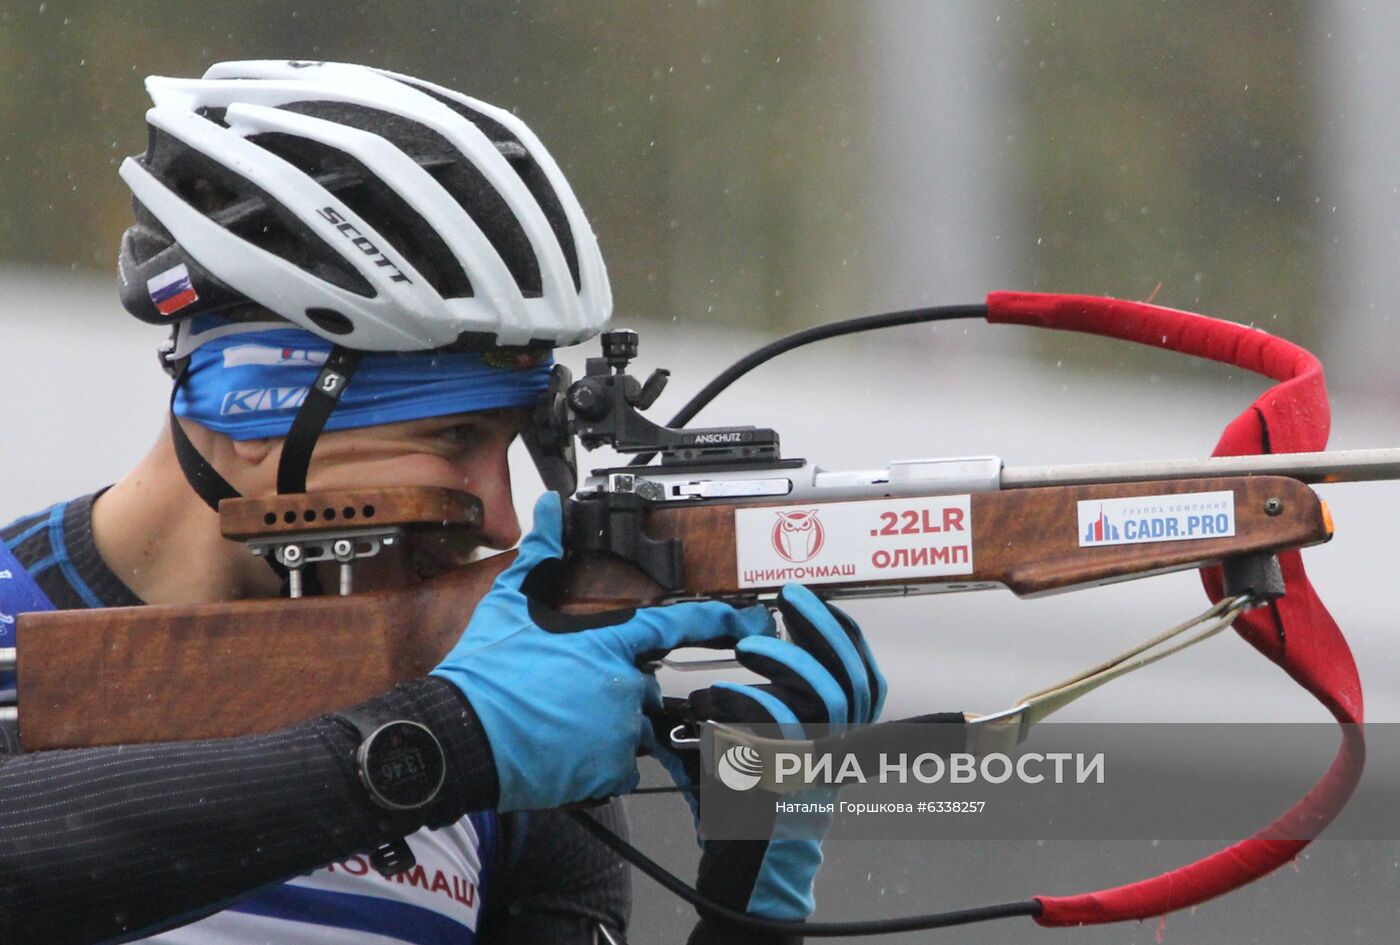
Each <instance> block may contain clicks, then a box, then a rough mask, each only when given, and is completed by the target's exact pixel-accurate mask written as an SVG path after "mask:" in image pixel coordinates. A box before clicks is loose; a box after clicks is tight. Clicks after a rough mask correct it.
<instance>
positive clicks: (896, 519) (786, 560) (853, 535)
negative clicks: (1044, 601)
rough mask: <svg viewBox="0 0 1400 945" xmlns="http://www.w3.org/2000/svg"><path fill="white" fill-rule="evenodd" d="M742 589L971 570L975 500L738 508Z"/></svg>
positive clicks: (952, 497) (935, 498)
mask: <svg viewBox="0 0 1400 945" xmlns="http://www.w3.org/2000/svg"><path fill="white" fill-rule="evenodd" d="M734 536H735V540H736V543H737V546H738V561H739V586H740V587H770V586H774V585H778V584H783V583H786V582H788V581H801V582H802V583H804V584H834V583H837V582H845V581H866V580H870V579H872V578H873V579H877V580H897V579H900V578H918V577H938V576H940V575H945V574H971V573H972V499H971V497H970V496H966V495H946V496H933V497H929V498H919V499H875V500H871V501H864V502H828V503H814V504H812V505H788V506H783V507H781V508H762V509H748V508H739V509H735V510H734Z"/></svg>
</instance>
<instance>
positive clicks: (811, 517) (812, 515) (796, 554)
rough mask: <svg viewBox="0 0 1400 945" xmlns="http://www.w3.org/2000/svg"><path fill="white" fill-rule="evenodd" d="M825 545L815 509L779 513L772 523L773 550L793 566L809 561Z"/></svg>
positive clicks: (824, 531) (823, 531) (823, 532)
mask: <svg viewBox="0 0 1400 945" xmlns="http://www.w3.org/2000/svg"><path fill="white" fill-rule="evenodd" d="M825 543H826V530H825V529H823V528H822V523H821V519H819V518H817V510H816V509H804V510H802V511H798V512H779V513H778V520H777V521H776V522H774V523H773V550H774V551H776V552H777V553H778V554H779V555H781V556H782V557H783V558H784V559H785V560H788V561H791V562H793V563H794V564H801V563H802V562H804V561H811V560H812V559H813V558H815V557H816V556H817V553H818V552H819V551H821V550H822V545H823V544H825Z"/></svg>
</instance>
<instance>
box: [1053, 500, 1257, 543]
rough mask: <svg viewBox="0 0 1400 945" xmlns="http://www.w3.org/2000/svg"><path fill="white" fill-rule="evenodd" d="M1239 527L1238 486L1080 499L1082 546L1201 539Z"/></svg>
mask: <svg viewBox="0 0 1400 945" xmlns="http://www.w3.org/2000/svg"><path fill="white" fill-rule="evenodd" d="M1234 533H1235V494H1234V493H1233V492H1188V493H1186V494H1185V495H1140V496H1134V497H1132V498H1128V499H1090V500H1087V501H1083V502H1080V503H1079V547H1081V548H1091V547H1094V546H1097V545H1140V544H1143V543H1144V542H1149V541H1196V540H1199V539H1202V538H1224V537H1225V536H1227V535H1233V534H1234Z"/></svg>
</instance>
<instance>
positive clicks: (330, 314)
mask: <svg viewBox="0 0 1400 945" xmlns="http://www.w3.org/2000/svg"><path fill="white" fill-rule="evenodd" d="M306 317H307V318H309V319H311V320H312V321H313V322H315V323H316V326H317V327H318V328H321V329H323V330H325V331H328V332H330V333H331V334H333V335H348V334H350V332H352V331H354V330H355V326H354V324H352V323H351V321H350V319H348V318H346V317H345V316H344V315H342V314H340V313H339V312H337V311H336V310H335V309H333V308H309V309H307V310H306Z"/></svg>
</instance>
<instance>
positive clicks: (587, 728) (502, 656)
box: [433, 492, 774, 811]
mask: <svg viewBox="0 0 1400 945" xmlns="http://www.w3.org/2000/svg"><path fill="white" fill-rule="evenodd" d="M562 531H563V516H562V514H561V511H560V504H559V496H558V494H557V493H553V492H546V493H545V494H544V495H543V496H542V497H541V498H540V500H539V502H538V503H536V505H535V527H534V530H533V531H531V532H530V534H528V535H526V536H525V539H524V540H523V541H522V542H521V543H520V550H519V552H518V554H517V557H516V559H515V562H514V563H513V564H511V566H510V567H509V568H508V569H506V570H505V571H504V572H502V573H501V575H500V576H499V577H498V578H497V579H496V583H495V584H494V585H493V586H492V588H491V591H490V593H488V594H487V595H486V597H485V598H483V599H482V601H481V603H480V604H479V605H477V608H476V611H475V612H474V613H473V614H472V618H471V622H470V623H469V624H468V625H467V629H466V632H465V633H463V634H462V638H461V639H460V640H458V641H457V645H456V646H455V647H453V648H452V652H451V653H449V654H447V657H446V659H444V660H443V661H442V663H441V664H440V665H439V666H438V667H437V668H436V669H434V670H433V675H435V676H440V677H442V678H443V679H446V680H448V681H449V682H451V683H453V684H454V685H455V686H456V687H457V688H458V689H459V690H461V692H462V694H463V695H465V696H466V698H467V701H468V702H470V703H471V706H472V708H473V709H474V710H475V711H476V715H477V717H478V718H479V719H480V720H481V725H482V728H483V729H484V730H485V732H486V739H487V741H488V742H489V743H490V746H491V754H492V758H493V760H494V762H495V767H496V777H497V780H498V782H499V784H500V800H499V802H498V804H497V809H498V810H503V811H508V810H538V809H545V808H554V807H560V806H562V805H564V804H568V803H572V802H575V801H583V800H589V799H593V798H602V797H607V796H610V795H614V794H625V793H627V792H628V791H631V790H632V789H633V788H635V787H636V786H637V780H638V774H637V761H636V756H637V749H638V746H639V744H641V743H642V742H643V741H644V740H645V741H648V742H649V741H650V725H649V723H648V722H647V721H646V719H645V717H644V716H643V712H642V710H643V706H644V705H646V706H654V705H657V704H659V703H660V690H659V688H658V687H657V683H656V679H655V677H654V676H652V675H651V674H650V673H646V672H643V671H642V670H641V669H639V668H638V665H639V663H644V662H646V661H648V660H651V659H654V658H656V657H657V656H658V655H663V654H665V653H667V652H669V651H671V650H672V649H675V648H676V647H681V646H732V645H734V644H735V642H736V641H739V640H743V639H745V638H748V637H752V636H756V635H762V634H772V633H773V631H774V627H773V620H772V618H771V617H770V616H769V614H768V612H767V610H766V609H765V608H764V607H762V606H755V607H748V608H744V609H742V610H736V609H735V608H733V607H730V606H729V605H728V604H722V603H718V602H706V603H684V604H675V605H672V606H669V607H651V608H646V609H642V610H627V611H613V612H609V613H606V614H593V615H588V616H573V615H568V614H562V613H560V612H558V611H556V610H553V609H551V608H550V607H549V606H547V605H546V604H544V603H542V602H541V600H540V599H539V598H540V597H542V596H546V595H547V594H548V593H549V592H550V591H555V590H557V588H558V586H559V581H558V577H559V574H560V569H561V566H562V558H563V552H564V549H563V541H562ZM644 733H645V736H644Z"/></svg>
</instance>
